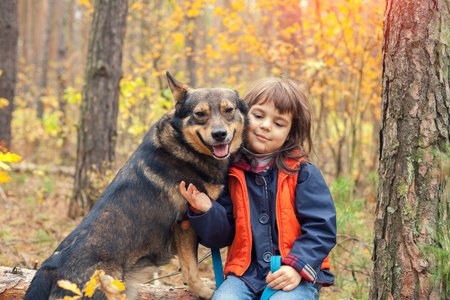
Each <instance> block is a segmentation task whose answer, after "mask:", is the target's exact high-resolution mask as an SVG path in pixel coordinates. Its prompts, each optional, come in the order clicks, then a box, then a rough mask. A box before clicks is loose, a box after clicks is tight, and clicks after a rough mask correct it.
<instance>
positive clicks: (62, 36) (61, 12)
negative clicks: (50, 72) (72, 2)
mask: <svg viewBox="0 0 450 300" xmlns="http://www.w3.org/2000/svg"><path fill="white" fill-rule="evenodd" d="M57 4H58V14H57V16H58V29H57V62H58V64H57V67H56V78H57V82H58V88H57V90H58V94H57V95H58V108H59V110H60V111H61V121H60V126H61V128H62V131H61V134H60V137H59V138H60V140H61V144H60V146H61V152H62V153H61V156H62V160H63V161H64V162H66V161H68V160H69V159H70V149H69V148H70V145H69V142H68V140H67V116H66V105H67V100H66V99H65V98H64V95H65V90H66V88H67V81H68V72H67V32H68V30H67V29H68V28H67V19H68V18H67V15H68V14H67V7H68V3H67V1H66V0H60V1H58V3H57Z"/></svg>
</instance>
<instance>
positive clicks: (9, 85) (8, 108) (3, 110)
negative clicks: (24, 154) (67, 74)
mask: <svg viewBox="0 0 450 300" xmlns="http://www.w3.org/2000/svg"><path fill="white" fill-rule="evenodd" d="M18 36H19V29H18V24H17V0H2V1H0V143H2V142H3V145H4V147H6V148H9V147H10V144H11V118H12V112H13V110H14V101H13V100H14V88H15V86H16V77H17V39H18ZM1 145H2V144H0V146H1Z"/></svg>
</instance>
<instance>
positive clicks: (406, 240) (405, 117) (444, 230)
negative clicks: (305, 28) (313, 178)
mask: <svg viewBox="0 0 450 300" xmlns="http://www.w3.org/2000/svg"><path fill="white" fill-rule="evenodd" d="M449 24H450V0H421V1H404V0H387V1H386V11H385V16H384V29H383V30H384V34H383V35H384V38H383V45H382V51H383V73H382V103H381V110H382V112H381V114H382V115H381V130H380V164H379V178H380V181H379V182H380V184H379V199H378V204H377V209H376V216H375V225H374V246H375V248H374V253H373V261H374V268H373V272H372V279H371V280H372V284H371V291H370V298H371V299H383V300H384V299H439V298H440V297H441V296H443V297H444V299H445V298H446V299H449V294H447V295H445V293H446V290H447V288H448V284H449V283H448V282H446V280H445V279H444V278H442V276H441V277H440V276H437V277H435V278H432V273H433V272H435V271H436V269H437V268H438V262H437V261H436V260H435V259H433V255H432V252H430V251H429V250H427V249H429V248H427V247H429V246H434V247H437V248H438V249H439V248H444V250H445V251H449V249H445V246H444V245H445V241H443V238H442V236H443V235H444V236H445V235H446V236H447V241H448V232H449V231H448V230H449V221H448V217H447V216H448V210H449V202H450V199H448V195H447V192H446V191H445V187H446V182H447V181H448V177H449V174H448V170H447V171H445V168H443V166H442V163H443V160H445V157H446V158H447V160H448V157H449V156H448V155H449V149H450V148H449V130H450V126H449V111H450V79H449V74H450V69H449V65H450V31H449ZM443 157H444V159H443ZM447 163H448V162H447ZM447 247H448V242H447ZM447 263H448V261H447ZM431 279H433V280H431ZM447 291H448V290H447Z"/></svg>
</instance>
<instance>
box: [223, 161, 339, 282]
mask: <svg viewBox="0 0 450 300" xmlns="http://www.w3.org/2000/svg"><path fill="white" fill-rule="evenodd" d="M297 177H298V173H297V174H296V175H294V176H289V175H287V174H286V173H284V172H281V171H279V172H278V182H277V195H276V217H277V225H278V243H279V245H278V246H279V249H280V253H281V257H282V258H284V257H285V256H286V255H288V254H289V252H290V251H291V249H292V246H293V244H294V241H295V240H296V239H297V238H298V237H299V236H301V235H302V232H301V230H300V229H301V228H300V224H299V223H298V220H297V216H296V215H295V187H296V185H297ZM228 188H229V191H230V196H231V201H232V203H233V216H234V219H235V227H236V233H235V237H234V240H233V243H232V244H231V246H229V247H228V254H227V261H226V263H225V270H224V274H228V273H230V272H231V273H234V274H236V275H237V276H242V275H243V274H244V272H245V270H247V268H248V267H249V265H250V261H251V257H252V229H251V223H250V201H249V199H248V192H247V185H246V183H245V175H244V171H243V170H241V169H238V168H234V167H232V168H230V174H229V181H228ZM329 268H330V263H329V258H328V257H326V258H325V260H324V261H323V263H322V267H321V269H329Z"/></svg>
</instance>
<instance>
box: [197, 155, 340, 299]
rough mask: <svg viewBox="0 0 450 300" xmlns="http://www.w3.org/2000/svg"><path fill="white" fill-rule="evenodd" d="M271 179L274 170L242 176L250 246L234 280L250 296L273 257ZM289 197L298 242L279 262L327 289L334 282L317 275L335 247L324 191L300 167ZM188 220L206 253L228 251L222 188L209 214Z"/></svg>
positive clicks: (230, 222) (228, 217)
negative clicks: (242, 283) (245, 287)
mask: <svg viewBox="0 0 450 300" xmlns="http://www.w3.org/2000/svg"><path fill="white" fill-rule="evenodd" d="M277 177H278V170H277V169H275V168H270V169H269V170H268V171H267V172H264V173H259V174H256V173H253V172H251V171H245V178H246V184H247V189H248V194H249V199H250V211H251V216H250V222H251V228H252V236H253V245H252V262H251V264H250V266H249V267H248V269H247V270H246V271H245V273H244V274H243V275H242V276H241V277H240V278H241V279H242V280H244V281H245V282H246V283H247V285H248V286H249V287H250V288H251V289H252V290H253V291H255V292H256V293H257V292H259V291H261V290H263V289H264V287H265V286H266V281H265V277H266V276H267V274H268V272H269V270H270V256H272V255H279V249H278V229H277V222H276V214H275V197H276V186H277ZM261 179H262V180H261ZM261 182H263V183H264V184H261ZM295 197H296V199H295V206H296V215H297V219H298V221H299V223H300V225H301V230H302V236H300V237H299V238H298V239H296V240H295V242H294V246H293V248H292V250H291V252H290V253H289V258H290V259H289V260H288V261H286V260H283V263H284V264H289V265H291V266H293V267H294V268H295V269H296V270H297V271H298V272H299V273H302V270H303V269H305V268H308V270H310V269H311V270H313V272H312V273H313V274H314V276H313V277H314V278H312V281H316V282H320V283H323V284H324V285H331V284H333V282H334V276H333V275H332V274H331V272H330V271H329V270H327V269H325V270H320V266H321V263H322V261H323V260H324V258H325V257H326V256H327V255H328V253H329V252H330V250H331V249H332V248H333V247H334V246H335V244H336V211H335V208H334V204H333V200H332V198H331V194H330V192H329V190H328V187H327V185H326V183H325V181H324V179H323V177H322V175H321V174H320V171H319V170H318V169H317V167H316V166H314V165H313V164H312V163H302V167H301V169H300V171H299V174H298V179H297V186H296V189H295ZM189 219H190V222H191V224H192V226H194V228H195V230H196V231H197V233H198V235H199V237H200V242H201V243H202V244H203V245H205V246H206V247H210V248H222V247H225V246H229V245H231V243H232V241H233V239H234V234H235V228H234V217H233V205H232V202H231V199H230V195H229V192H228V189H227V188H226V189H224V192H223V193H222V195H221V196H220V197H219V199H217V201H213V206H212V207H211V209H210V210H209V211H207V212H206V213H204V214H201V215H198V214H194V213H193V212H189ZM226 275H227V276H229V275H235V274H226Z"/></svg>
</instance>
